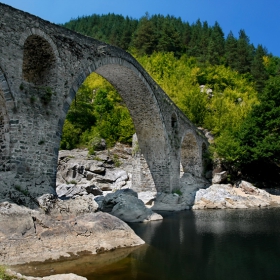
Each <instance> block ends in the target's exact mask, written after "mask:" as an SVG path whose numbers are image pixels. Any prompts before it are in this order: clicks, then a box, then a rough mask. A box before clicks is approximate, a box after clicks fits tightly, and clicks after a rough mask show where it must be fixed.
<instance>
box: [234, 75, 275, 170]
mask: <svg viewBox="0 0 280 280" xmlns="http://www.w3.org/2000/svg"><path fill="white" fill-rule="evenodd" d="M259 99H260V104H258V105H255V106H254V107H253V110H252V112H251V114H249V116H248V117H247V118H246V120H245V121H244V123H243V124H242V126H241V129H240V132H239V138H240V143H241V145H242V147H243V148H244V151H243V153H242V155H241V161H242V163H243V164H244V163H249V162H253V161H266V160H268V161H271V162H274V163H275V164H277V165H278V166H279V164H280V77H279V76H276V77H271V78H270V79H269V80H268V81H267V83H266V86H265V88H264V90H263V93H262V94H261V95H260V97H259Z"/></svg>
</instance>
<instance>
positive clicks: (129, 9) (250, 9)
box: [0, 0, 280, 57]
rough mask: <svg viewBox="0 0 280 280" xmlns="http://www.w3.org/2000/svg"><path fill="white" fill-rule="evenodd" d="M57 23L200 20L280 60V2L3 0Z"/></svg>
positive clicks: (239, 0)
mask: <svg viewBox="0 0 280 280" xmlns="http://www.w3.org/2000/svg"><path fill="white" fill-rule="evenodd" d="M0 2H2V3H5V4H8V5H10V6H13V7H15V8H17V9H20V10H23V11H26V12H29V13H31V14H34V15H36V16H39V17H41V18H43V19H46V20H49V21H51V22H54V23H64V22H66V21H69V20H70V19H71V18H77V17H78V16H83V15H91V14H93V13H96V14H107V13H109V12H110V13H115V14H122V15H124V16H130V17H132V18H140V17H142V16H143V15H144V14H145V12H148V13H149V14H150V15H153V14H162V15H167V14H169V15H173V16H176V17H181V18H182V20H184V21H188V22H189V23H193V22H195V21H196V20H197V19H200V20H201V21H207V22H208V23H209V24H210V25H213V24H214V22H215V21H217V22H218V23H219V24H220V26H221V27H222V29H223V31H224V33H225V35H227V34H228V32H229V31H230V30H232V31H233V33H234V35H235V36H236V37H237V36H238V31H239V30H240V29H245V31H246V34H247V35H248V36H249V38H250V42H251V43H253V44H254V45H255V46H257V45H258V44H262V45H263V46H265V47H266V48H267V49H268V51H269V52H271V53H272V54H274V55H277V56H279V57H280V0H135V1H132V0H75V1H74V0H0Z"/></svg>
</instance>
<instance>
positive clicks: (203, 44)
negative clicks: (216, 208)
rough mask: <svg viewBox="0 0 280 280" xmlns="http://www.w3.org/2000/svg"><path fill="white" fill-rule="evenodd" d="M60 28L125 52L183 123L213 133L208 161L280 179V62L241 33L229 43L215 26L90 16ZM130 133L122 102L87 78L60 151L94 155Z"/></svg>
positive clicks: (105, 85) (102, 82)
mask: <svg viewBox="0 0 280 280" xmlns="http://www.w3.org/2000/svg"><path fill="white" fill-rule="evenodd" d="M64 26H65V27H67V28H69V29H72V30H74V31H76V32H79V33H82V34H84V35H87V36H91V37H93V38H95V39H98V40H100V41H103V42H106V43H109V44H111V45H115V46H118V47H121V48H123V49H125V50H127V51H128V52H130V53H131V54H132V55H133V56H134V57H135V58H136V59H137V60H138V61H139V62H140V63H141V64H142V66H143V67H144V68H145V69H146V70H147V72H148V73H149V74H150V75H151V76H152V77H153V79H154V80H155V81H156V82H157V83H158V84H159V85H160V86H161V87H162V88H163V90H164V91H165V92H166V93H167V94H168V95H169V96H170V98H171V99H172V100H173V101H174V102H175V103H176V104H177V106H178V107H179V108H180V109H181V110H182V111H183V112H184V113H185V114H186V115H187V117H188V118H189V119H191V120H192V121H193V122H194V123H195V124H196V125H198V126H201V127H204V128H206V129H208V130H210V131H211V133H212V134H213V135H214V136H215V141H214V143H212V144H211V149H210V151H211V156H212V158H213V159H215V158H221V159H222V161H223V164H224V165H225V166H227V168H228V169H231V170H232V171H233V173H234V171H235V170H242V171H243V173H244V174H245V173H248V174H251V175H250V176H253V177H256V178H257V177H259V178H261V177H263V176H264V173H266V175H268V176H270V177H273V178H274V179H275V178H279V177H280V171H279V169H280V168H279V167H280V137H279V136H280V58H279V57H276V56H273V54H271V53H269V52H268V51H267V50H266V48H265V47H263V46H262V45H258V46H254V45H253V44H251V43H250V40H249V37H248V35H247V34H246V32H245V30H240V32H239V36H238V38H235V37H234V35H233V33H232V32H230V33H229V34H227V35H225V34H224V33H223V30H222V28H221V27H220V26H219V24H218V23H217V22H216V23H215V24H214V26H209V25H208V23H207V22H201V21H200V20H197V21H196V22H195V23H193V24H189V23H188V22H183V21H182V20H181V19H180V18H175V17H172V16H162V15H153V16H149V15H148V14H146V15H145V16H143V17H142V18H141V19H140V20H136V19H132V18H129V17H123V16H121V15H115V14H108V15H92V16H87V17H80V18H77V19H73V20H71V21H69V22H67V23H65V24H64ZM133 132H134V127H133V122H132V120H131V118H130V115H129V112H128V110H127V108H126V107H125V103H124V102H123V101H122V99H121V97H120V96H119V95H118V93H117V92H116V90H115V89H114V88H113V87H112V86H111V85H110V84H109V83H108V82H107V81H106V80H104V79H103V78H101V77H100V76H98V75H96V74H94V73H93V74H92V75H90V76H89V77H88V78H87V80H86V81H85V83H84V84H83V86H82V87H81V88H80V89H79V91H78V93H77V96H76V99H75V102H73V104H72V105H71V108H70V110H69V113H68V115H67V119H66V122H65V125H64V129H63V138H62V142H61V148H67V149H71V148H74V147H81V146H86V147H88V148H89V149H90V151H91V152H94V149H96V148H97V146H96V145H97V143H98V141H99V140H100V139H101V138H104V139H106V141H107V144H108V145H113V144H114V143H115V142H116V141H120V142H123V143H130V142H131V136H132V134H133ZM252 169H253V170H254V173H255V174H254V175H252V172H251V171H252Z"/></svg>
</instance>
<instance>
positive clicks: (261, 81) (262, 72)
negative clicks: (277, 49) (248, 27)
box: [251, 45, 268, 92]
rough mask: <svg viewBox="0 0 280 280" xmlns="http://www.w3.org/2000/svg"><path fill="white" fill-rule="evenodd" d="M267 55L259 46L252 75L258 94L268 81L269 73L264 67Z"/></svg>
mask: <svg viewBox="0 0 280 280" xmlns="http://www.w3.org/2000/svg"><path fill="white" fill-rule="evenodd" d="M266 55H267V51H266V50H265V49H264V48H263V47H262V45H258V47H257V49H256V52H255V55H254V59H253V62H252V66H251V74H252V76H253V77H254V80H255V85H256V86H255V88H256V90H257V91H258V92H261V91H262V89H263V88H264V86H265V81H266V80H267V79H268V73H267V71H266V69H265V65H264V57H265V56H266Z"/></svg>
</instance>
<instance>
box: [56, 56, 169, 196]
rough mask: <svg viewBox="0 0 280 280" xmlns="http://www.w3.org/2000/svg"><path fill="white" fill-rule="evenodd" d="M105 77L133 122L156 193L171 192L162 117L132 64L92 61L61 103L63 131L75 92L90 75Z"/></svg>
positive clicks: (143, 79) (166, 143)
mask: <svg viewBox="0 0 280 280" xmlns="http://www.w3.org/2000/svg"><path fill="white" fill-rule="evenodd" d="M92 72H96V73H97V74H99V75H101V76H102V77H104V78H105V79H106V80H108V81H109V82H110V83H111V84H112V85H113V86H114V87H115V88H116V89H117V91H118V92H119V93H120V95H121V97H122V99H123V100H124V102H125V104H126V106H127V108H128V110H129V112H130V114H131V117H132V119H133V122H134V126H135V130H136V133H137V136H138V143H139V147H140V149H141V153H142V154H143V155H144V157H145V159H146V160H147V163H148V166H149V168H150V171H151V174H152V176H153V179H154V182H155V186H156V188H157V190H158V191H168V192H169V191H170V188H171V186H170V174H169V173H170V167H169V165H170V160H169V159H168V157H169V150H170V149H169V144H168V139H167V133H166V128H165V125H164V121H163V116H162V113H161V111H160V107H159V105H158V102H157V99H156V97H155V95H154V93H153V91H152V89H151V87H150V85H149V83H148V81H147V80H146V79H145V77H144V76H143V75H142V74H141V72H140V71H139V70H138V69H137V68H136V67H135V66H134V65H132V64H131V63H129V62H127V61H126V60H124V59H122V58H114V57H111V58H106V57H104V58H103V59H98V60H96V61H94V63H93V64H91V65H90V66H89V67H87V68H86V70H84V71H82V73H80V74H79V76H78V77H77V79H76V80H75V82H74V84H73V86H72V88H71V89H70V92H69V96H68V98H67V100H66V101H65V103H64V106H63V110H64V115H63V117H62V118H61V119H60V121H59V131H60V133H61V131H62V125H63V123H64V120H65V117H66V113H67V111H68V109H69V107H70V104H71V102H72V100H73V98H74V97H75V95H76V92H77V90H78V89H79V87H80V86H81V84H82V83H83V82H84V80H85V79H86V77H87V76H88V75H89V74H90V73H92Z"/></svg>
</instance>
